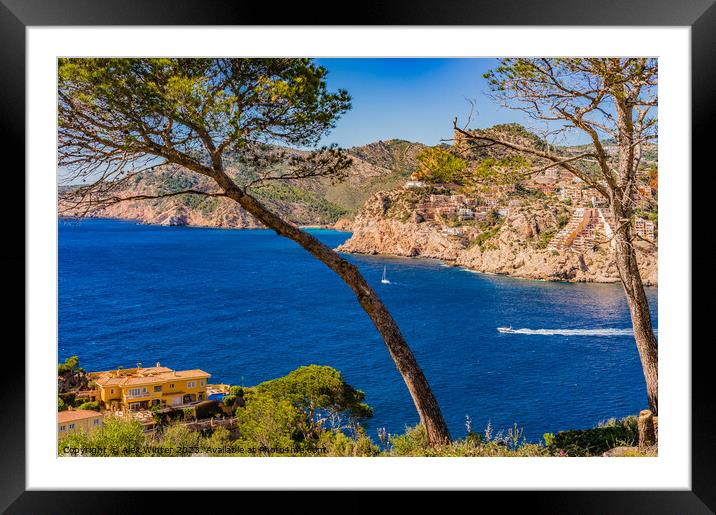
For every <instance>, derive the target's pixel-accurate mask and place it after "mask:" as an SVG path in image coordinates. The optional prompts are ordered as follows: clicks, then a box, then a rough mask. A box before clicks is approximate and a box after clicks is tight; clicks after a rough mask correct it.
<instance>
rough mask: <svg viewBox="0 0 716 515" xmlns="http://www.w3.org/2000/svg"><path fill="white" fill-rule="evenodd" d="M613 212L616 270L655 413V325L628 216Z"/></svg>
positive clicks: (651, 407)
mask: <svg viewBox="0 0 716 515" xmlns="http://www.w3.org/2000/svg"><path fill="white" fill-rule="evenodd" d="M612 211H613V213H614V220H615V222H616V225H617V230H616V231H615V235H614V241H615V254H616V264H617V270H618V271H619V276H620V278H621V282H622V284H623V285H624V292H625V293H626V298H627V303H628V305H629V313H630V315H631V322H632V327H633V329H634V339H635V340H636V348H637V350H638V351H639V358H640V359H641V367H642V370H643V372H644V379H645V380H646V395H647V397H648V400H649V409H650V410H651V412H652V413H653V414H654V415H658V404H659V395H658V382H659V370H658V364H659V360H658V352H657V342H656V336H654V328H653V327H652V325H651V313H650V312H649V302H648V300H647V298H646V293H645V292H644V284H643V283H642V281H641V274H640V272H639V267H638V265H637V259H636V251H635V250H634V245H633V243H632V241H633V237H632V232H631V225H630V223H629V221H628V220H629V218H628V217H626V216H625V215H624V210H623V209H621V208H620V207H619V205H618V204H615V205H614V206H613V208H612Z"/></svg>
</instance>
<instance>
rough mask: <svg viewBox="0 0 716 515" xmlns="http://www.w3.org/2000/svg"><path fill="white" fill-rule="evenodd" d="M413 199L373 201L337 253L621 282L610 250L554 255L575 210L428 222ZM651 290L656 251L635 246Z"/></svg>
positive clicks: (521, 210) (519, 207) (541, 202)
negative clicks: (422, 259) (555, 242)
mask: <svg viewBox="0 0 716 515" xmlns="http://www.w3.org/2000/svg"><path fill="white" fill-rule="evenodd" d="M414 195H415V194H414V193H413V192H409V191H406V190H395V191H391V192H382V193H378V194H376V195H374V196H373V197H371V198H370V199H369V201H368V202H367V203H366V204H365V206H364V208H363V209H362V210H361V211H360V212H359V213H358V214H357V216H356V217H355V219H354V220H353V221H352V223H351V224H350V228H351V230H352V232H353V234H352V236H351V238H350V239H348V240H347V241H346V242H345V243H344V244H343V245H341V246H340V247H338V249H337V250H339V251H341V252H347V253H357V254H389V255H396V256H404V257H427V258H435V259H440V260H443V261H445V262H447V263H451V264H454V265H456V266H462V267H465V268H468V269H471V270H475V271H478V272H485V273H492V274H501V275H510V276H514V277H521V278H526V279H541V280H550V281H570V282H598V283H613V282H618V281H619V274H618V272H617V269H616V264H615V262H614V254H613V251H612V249H611V247H610V245H609V244H608V243H602V244H597V245H594V246H593V247H589V248H586V249H583V250H575V249H554V248H549V244H550V241H551V240H552V239H553V238H556V237H557V235H558V234H559V231H560V229H561V228H562V227H564V226H565V225H566V221H568V220H569V219H570V217H572V216H573V214H574V211H575V209H574V208H571V207H570V206H567V205H565V204H563V203H560V202H557V201H553V200H550V199H534V198H530V197H529V196H524V197H522V198H518V199H513V200H512V201H511V202H510V207H509V208H508V209H503V210H502V215H501V216H500V217H498V218H497V219H495V220H493V221H491V222H469V223H462V224H454V223H444V222H442V221H430V222H427V221H424V220H421V217H420V215H419V214H418V213H416V212H415V210H411V205H412V204H413V203H414V201H415V199H414V198H411V197H414ZM635 245H636V246H637V256H638V260H639V267H640V270H641V273H642V279H643V281H644V284H645V285H648V286H656V285H657V281H658V280H657V251H656V246H655V245H653V244H651V243H648V242H641V241H639V242H635Z"/></svg>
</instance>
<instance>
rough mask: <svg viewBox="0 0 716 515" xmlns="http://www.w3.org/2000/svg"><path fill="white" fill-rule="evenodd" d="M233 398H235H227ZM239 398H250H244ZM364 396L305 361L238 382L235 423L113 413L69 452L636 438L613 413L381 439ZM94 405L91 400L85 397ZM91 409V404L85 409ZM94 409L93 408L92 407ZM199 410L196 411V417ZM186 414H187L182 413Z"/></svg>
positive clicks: (579, 446) (552, 448) (534, 446)
mask: <svg viewBox="0 0 716 515" xmlns="http://www.w3.org/2000/svg"><path fill="white" fill-rule="evenodd" d="M227 399H233V401H232V400H230V401H228V402H227ZM238 399H241V400H242V401H244V400H245V402H242V403H238V402H237V400H238ZM364 400H365V395H364V393H363V392H361V391H360V390H357V389H355V388H353V387H352V386H350V385H349V384H347V383H346V382H345V381H344V379H343V377H342V376H341V374H340V372H338V371H337V370H335V369H333V368H331V367H327V366H318V365H309V366H304V367H300V368H298V369H296V370H294V371H293V372H291V373H289V374H288V375H287V376H284V377H280V378H278V379H274V380H271V381H266V382H264V383H261V384H259V385H257V386H253V387H241V386H232V387H230V389H229V395H227V396H226V397H224V404H225V405H231V406H232V407H233V408H232V411H233V414H234V416H235V418H236V427H235V428H233V429H227V428H225V427H216V428H215V429H213V430H211V429H210V430H204V431H199V430H194V429H192V428H191V424H192V423H193V421H194V419H195V418H199V419H205V418H206V417H207V416H210V415H209V414H208V413H204V412H202V411H201V410H199V409H197V410H196V411H195V410H194V409H192V408H186V409H184V410H177V412H178V413H179V414H180V415H183V417H179V418H178V419H174V420H170V419H168V418H167V419H163V418H162V417H161V416H160V414H159V411H160V410H159V409H158V408H156V407H155V408H154V409H152V413H153V415H154V421H155V423H156V424H157V425H156V430H155V431H154V432H153V433H147V432H145V431H144V427H143V426H142V425H141V424H140V423H139V422H138V421H137V420H136V419H131V418H122V417H116V416H112V417H107V418H105V423H104V425H102V426H99V427H97V428H94V429H92V430H90V431H89V432H77V433H70V434H68V435H67V436H65V437H63V438H61V439H60V441H59V443H58V453H59V454H60V455H65V456H76V455H88V456H474V457H478V456H592V455H600V454H602V453H603V452H605V451H607V450H609V449H612V448H614V447H617V446H632V445H634V444H635V442H636V441H637V436H636V421H635V420H636V419H635V418H634V417H629V418H626V419H623V420H620V421H616V420H610V421H607V422H606V423H604V424H600V425H599V426H598V427H596V428H593V429H587V430H579V431H563V432H560V433H557V435H556V436H555V435H552V434H546V435H545V436H544V443H542V442H536V443H530V442H527V441H526V439H525V438H524V435H523V431H522V429H521V428H519V427H518V426H517V425H516V424H515V425H513V426H512V427H511V428H508V429H507V430H500V431H495V430H494V429H493V427H492V425H491V424H488V425H487V427H486V428H485V430H484V432H483V433H475V432H473V431H472V427H471V422H470V419H469V417H468V418H467V422H466V436H465V437H464V438H462V439H457V440H453V441H451V442H449V443H445V444H441V445H438V446H435V445H431V443H430V442H429V440H428V437H427V433H426V431H425V428H424V427H423V425H422V424H418V425H416V426H414V427H408V428H406V430H405V432H404V433H403V434H387V433H386V432H385V430H380V429H379V430H378V433H377V435H378V442H374V441H373V440H372V439H371V438H370V437H369V436H368V435H367V434H366V431H365V427H364V425H365V421H366V420H367V419H369V418H370V417H371V416H372V414H373V412H372V409H371V408H370V407H369V406H368V405H367V404H365V402H364ZM87 404H89V403H87ZM83 409H86V408H83ZM90 409H91V408H90ZM197 415H198V416H197ZM182 418H183V419H184V420H181V419H182Z"/></svg>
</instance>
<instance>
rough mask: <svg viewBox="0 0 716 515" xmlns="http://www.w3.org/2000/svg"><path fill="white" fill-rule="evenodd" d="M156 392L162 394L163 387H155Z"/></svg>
mask: <svg viewBox="0 0 716 515" xmlns="http://www.w3.org/2000/svg"><path fill="white" fill-rule="evenodd" d="M154 391H155V392H161V391H162V385H159V386H155V387H154Z"/></svg>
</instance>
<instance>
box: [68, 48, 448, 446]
mask: <svg viewBox="0 0 716 515" xmlns="http://www.w3.org/2000/svg"><path fill="white" fill-rule="evenodd" d="M327 73H328V71H327V70H326V69H325V68H324V67H322V66H319V65H317V64H316V63H314V62H313V61H312V60H311V59H303V58H301V59H292V58H285V59H284V58H225V59H219V58H211V59H210V58H186V59H181V58H83V59H77V58H62V59H59V61H58V127H59V128H58V166H59V167H60V168H61V169H63V170H64V171H65V172H66V174H65V175H66V177H65V178H66V180H70V181H72V180H74V181H84V182H87V181H89V184H87V185H86V186H83V187H80V188H77V189H75V190H73V191H71V192H65V193H68V194H67V195H63V197H62V198H61V201H62V205H64V206H66V207H67V208H68V209H71V208H73V207H74V208H79V209H80V210H81V209H85V210H87V211H88V210H90V209H92V208H93V207H97V206H98V205H110V204H112V203H116V202H125V201H129V200H144V199H147V198H161V197H162V196H178V195H187V194H191V195H203V196H207V197H213V198H223V199H228V200H230V201H233V202H235V203H236V204H237V205H238V206H240V207H241V208H243V209H244V210H245V211H246V212H247V213H249V214H251V215H252V216H253V217H254V218H256V219H257V220H258V221H260V222H261V223H263V224H264V225H265V226H266V227H268V228H270V229H272V230H274V231H275V232H276V233H277V234H278V235H280V236H282V237H286V238H289V239H291V240H292V241H294V242H296V243H297V244H299V245H300V246H301V247H303V248H304V249H305V250H306V251H307V252H309V253H310V254H311V255H312V256H314V257H315V258H316V259H318V260H319V261H321V262H322V263H323V264H325V265H326V266H327V267H328V268H329V269H331V270H332V271H334V272H335V273H336V274H337V275H338V276H339V277H340V278H341V279H342V280H343V281H344V282H345V283H346V284H347V285H348V286H349V287H350V288H351V290H352V291H353V292H354V293H355V295H356V301H357V302H358V303H359V305H360V306H361V308H362V309H363V310H364V311H365V313H366V315H368V316H369V317H370V319H371V321H372V322H373V324H374V326H375V328H376V329H377V330H378V332H379V333H380V334H381V336H382V338H383V342H384V343H385V345H386V348H387V350H388V353H389V355H390V356H391V358H392V359H394V360H395V362H396V363H395V364H396V367H397V369H398V371H399V372H400V373H401V375H402V377H403V379H404V381H405V383H406V385H407V387H408V391H409V392H410V394H411V397H412V399H413V403H414V404H415V408H416V411H417V412H418V414H419V416H420V420H421V421H422V422H423V423H424V424H425V426H426V430H427V432H428V436H429V439H430V441H431V443H433V444H435V445H437V444H439V443H441V442H447V441H449V440H450V434H449V431H448V428H447V424H446V423H445V420H444V418H443V415H442V411H441V410H440V407H439V404H438V402H437V400H436V399H435V396H434V394H433V392H432V389H431V387H430V385H429V383H428V381H427V379H426V377H425V375H424V373H423V372H422V369H421V368H420V366H419V365H418V363H417V360H416V359H415V355H414V354H413V352H412V350H411V349H410V347H409V346H408V343H407V342H406V341H405V338H404V337H403V335H402V333H401V331H400V329H399V328H398V326H397V323H396V322H395V320H394V318H393V317H392V315H391V314H390V312H389V311H388V309H387V308H386V306H385V305H384V304H383V302H382V301H381V300H380V298H379V297H378V296H377V295H376V293H375V291H374V290H373V289H372V288H371V286H370V285H369V284H368V282H367V281H366V280H365V278H364V277H363V276H362V275H361V273H360V271H359V270H358V268H357V267H356V266H355V265H353V264H352V263H350V262H349V261H347V260H345V259H344V258H342V257H341V256H340V255H339V254H338V253H337V252H335V251H334V250H332V249H331V248H329V247H328V246H326V245H324V244H323V243H321V241H319V240H318V239H317V238H315V237H314V236H312V235H310V234H309V233H307V232H305V231H302V230H301V229H300V228H298V227H296V226H295V224H292V223H291V222H290V220H287V219H286V217H285V216H282V214H281V213H276V212H275V211H274V210H272V209H271V208H270V206H268V205H267V204H265V203H264V202H263V201H262V199H261V197H260V195H259V194H257V192H256V190H257V189H258V188H260V187H261V186H265V185H266V184H268V183H279V182H289V183H290V182H292V181H306V180H318V179H325V178H328V179H331V180H341V179H344V178H345V175H346V172H347V170H348V168H349V167H350V165H351V163H352V160H351V159H350V158H349V157H348V156H347V155H346V154H345V152H343V151H342V150H340V149H338V148H337V147H335V146H331V147H321V148H317V147H318V145H319V142H320V141H321V139H322V138H323V137H324V136H325V134H326V133H327V131H329V130H330V129H332V128H333V127H334V126H335V123H336V120H337V119H338V118H339V117H340V116H342V115H343V114H344V113H345V112H347V111H348V110H349V109H350V107H351V98H350V95H349V94H348V92H347V91H345V90H338V91H330V90H329V89H328V85H327V82H326V75H327ZM287 147H292V148H310V149H313V150H311V151H308V152H296V151H290V150H288V148H287ZM230 160H231V161H234V162H236V163H238V164H239V166H238V168H237V170H238V173H236V170H234V169H229V168H228V161H230ZM158 164H167V165H176V166H178V167H182V168H184V169H186V170H187V171H189V172H191V173H194V174H196V175H197V176H201V177H203V178H204V180H208V182H209V183H210V185H211V189H210V190H209V191H204V190H196V189H179V190H176V191H171V192H167V193H161V194H156V195H135V196H129V197H118V196H117V195H115V193H116V191H117V188H121V187H123V186H124V184H125V181H126V180H127V178H128V177H129V178H131V177H132V176H133V175H134V174H135V173H137V172H138V171H141V170H147V171H148V172H151V171H152V170H154V169H155V168H156V167H157V165H158ZM294 194H295V192H294ZM85 212H86V211H85Z"/></svg>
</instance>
